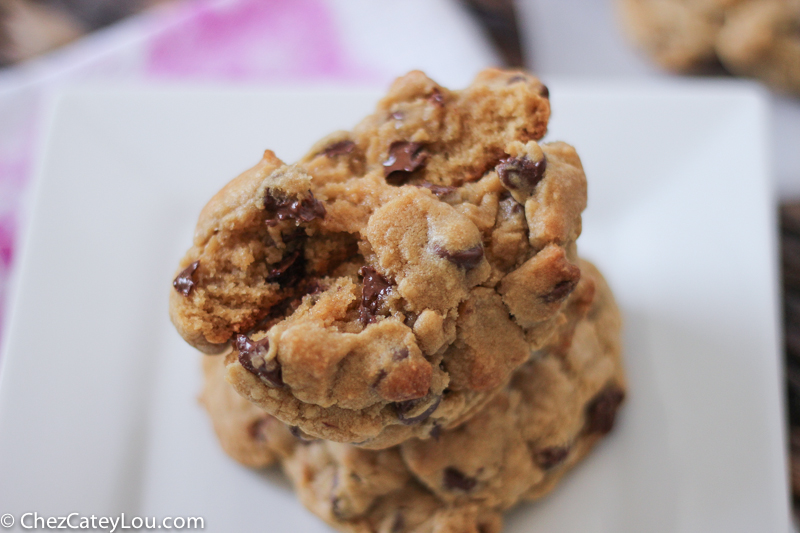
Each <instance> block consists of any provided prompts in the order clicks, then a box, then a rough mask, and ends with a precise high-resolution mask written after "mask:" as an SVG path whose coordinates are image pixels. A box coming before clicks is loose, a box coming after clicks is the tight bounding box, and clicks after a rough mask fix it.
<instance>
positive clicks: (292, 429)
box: [289, 426, 317, 442]
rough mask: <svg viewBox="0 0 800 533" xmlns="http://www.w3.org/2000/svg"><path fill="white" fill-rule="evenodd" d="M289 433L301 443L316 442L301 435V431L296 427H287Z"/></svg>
mask: <svg viewBox="0 0 800 533" xmlns="http://www.w3.org/2000/svg"><path fill="white" fill-rule="evenodd" d="M289 433H291V434H292V436H293V437H294V438H296V439H297V440H299V441H302V442H313V441H315V440H317V439H315V438H313V437H309V436H308V435H306V434H305V433H303V430H302V429H300V428H299V427H298V426H289Z"/></svg>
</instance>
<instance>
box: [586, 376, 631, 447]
mask: <svg viewBox="0 0 800 533" xmlns="http://www.w3.org/2000/svg"><path fill="white" fill-rule="evenodd" d="M624 399H625V393H624V392H623V391H622V389H620V388H619V387H618V386H617V385H616V384H610V385H607V386H606V388H604V389H603V390H602V391H600V392H599V393H598V394H597V396H595V397H594V398H593V399H592V401H590V402H589V403H588V404H587V405H586V427H585V430H586V432H587V433H599V434H601V435H605V434H606V433H608V432H609V431H611V430H612V429H613V428H614V420H615V419H616V416H617V409H619V406H620V404H621V403H622V401H623V400H624Z"/></svg>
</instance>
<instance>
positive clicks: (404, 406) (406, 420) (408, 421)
mask: <svg viewBox="0 0 800 533" xmlns="http://www.w3.org/2000/svg"><path fill="white" fill-rule="evenodd" d="M425 399H427V396H426V397H425V398H417V399H416V400H406V401H404V402H394V412H395V413H396V414H397V418H398V420H400V422H402V423H403V424H404V425H406V426H410V425H412V424H417V423H419V422H422V421H424V420H427V419H428V418H429V417H430V416H431V415H432V414H433V412H434V411H436V408H437V407H439V403H440V402H441V401H442V397H441V396H437V397H436V399H435V400H434V401H433V403H432V404H431V405H430V406H428V408H427V409H425V410H424V411H423V412H421V413H420V414H418V415H417V416H408V413H410V412H411V411H413V410H414V408H415V407H417V406H418V405H419V404H420V403H421V402H423V401H425Z"/></svg>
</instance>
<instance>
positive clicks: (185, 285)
mask: <svg viewBox="0 0 800 533" xmlns="http://www.w3.org/2000/svg"><path fill="white" fill-rule="evenodd" d="M198 265H200V261H195V262H194V263H192V264H191V265H189V266H187V267H186V268H184V269H183V270H181V273H180V274H178V277H177V278H175V279H174V280H173V281H172V286H173V287H175V290H176V291H178V292H179V293H181V294H182V295H184V296H189V294H191V292H192V289H194V280H193V279H192V276H193V275H194V271H195V270H197V267H198Z"/></svg>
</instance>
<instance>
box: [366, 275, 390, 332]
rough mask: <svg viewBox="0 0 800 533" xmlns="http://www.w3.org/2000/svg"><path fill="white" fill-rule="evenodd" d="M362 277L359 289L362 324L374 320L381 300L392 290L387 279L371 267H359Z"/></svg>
mask: <svg viewBox="0 0 800 533" xmlns="http://www.w3.org/2000/svg"><path fill="white" fill-rule="evenodd" d="M358 273H359V274H361V275H362V276H363V277H364V286H363V288H362V289H361V307H360V308H359V310H358V312H359V316H360V318H361V323H362V324H364V325H367V324H371V323H373V322H375V321H376V319H377V315H378V310H379V309H380V307H381V302H382V300H383V299H384V298H385V297H386V296H387V295H388V294H389V292H390V291H391V290H392V285H391V284H390V283H389V280H388V279H386V278H385V277H383V276H382V275H381V274H379V273H378V271H377V270H375V269H374V268H372V267H368V266H365V267H361V270H359V271H358Z"/></svg>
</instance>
